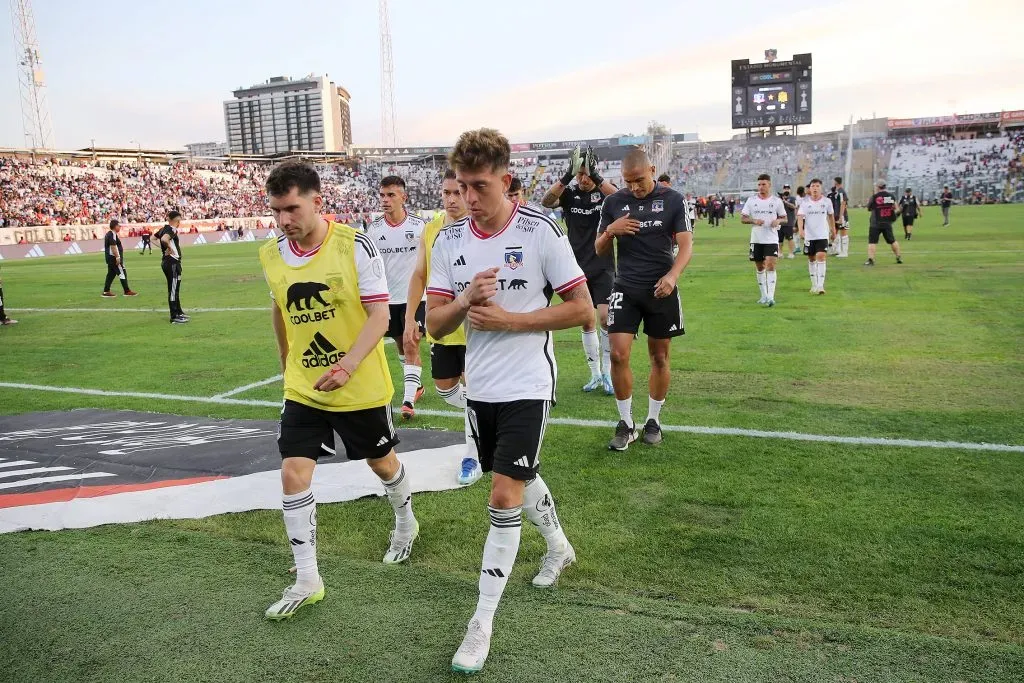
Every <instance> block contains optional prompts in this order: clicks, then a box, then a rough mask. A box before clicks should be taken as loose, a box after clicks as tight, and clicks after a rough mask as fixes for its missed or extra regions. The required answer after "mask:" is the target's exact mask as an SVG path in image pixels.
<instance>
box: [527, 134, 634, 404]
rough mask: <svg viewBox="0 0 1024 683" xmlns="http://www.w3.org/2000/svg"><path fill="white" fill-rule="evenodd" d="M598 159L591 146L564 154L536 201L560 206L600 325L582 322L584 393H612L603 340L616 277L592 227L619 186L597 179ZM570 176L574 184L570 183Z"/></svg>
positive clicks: (608, 352) (612, 262)
mask: <svg viewBox="0 0 1024 683" xmlns="http://www.w3.org/2000/svg"><path fill="white" fill-rule="evenodd" d="M597 166H598V163H597V157H596V156H595V155H594V151H593V150H592V149H589V148H588V149H587V150H586V151H584V150H583V149H582V148H581V147H576V149H574V150H573V152H572V154H570V155H569V167H568V169H566V172H565V175H563V176H562V179H561V180H560V181H558V182H556V183H555V184H554V185H552V186H551V189H550V190H548V191H547V194H545V195H544V199H542V200H541V204H542V205H543V206H544V207H545V208H548V209H553V208H555V207H556V206H560V207H561V208H562V217H563V218H564V219H565V225H566V228H567V229H568V230H567V232H568V233H569V244H571V245H572V251H573V254H574V255H575V256H576V263H578V264H579V266H580V268H581V269H582V270H583V274H584V275H586V276H587V289H589V290H590V300H591V301H593V302H594V307H595V308H596V309H597V319H598V322H599V323H600V328H598V327H597V326H596V325H595V324H594V320H593V319H591V320H589V321H588V322H587V324H586V325H584V326H583V353H584V356H585V357H586V359H587V366H588V367H589V368H590V379H589V380H588V381H587V383H586V384H585V385H583V391H586V392H591V391H594V390H595V389H602V390H603V391H604V392H605V393H606V394H611V393H613V392H614V390H613V389H612V380H611V371H612V369H611V346H610V342H609V340H608V297H609V296H610V295H611V293H612V281H613V280H614V277H615V257H614V255H612V254H610V253H609V254H606V255H604V256H598V255H597V251H595V250H594V240H596V239H597V226H598V224H599V223H600V222H601V205H602V204H603V203H604V198H605V197H606V196H608V195H610V194H612V193H614V192H616V191H617V190H618V188H617V187H615V186H614V185H612V184H611V183H610V182H608V181H607V180H605V179H604V178H602V177H601V174H600V172H599V171H598V168H597ZM573 179H575V180H576V184H575V185H572V184H571V183H572V181H573Z"/></svg>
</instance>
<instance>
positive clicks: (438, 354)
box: [430, 344, 466, 379]
mask: <svg viewBox="0 0 1024 683" xmlns="http://www.w3.org/2000/svg"><path fill="white" fill-rule="evenodd" d="M465 371H466V347H465V346H464V345H462V344H458V345H451V346H449V345H446V344H431V345H430V376H431V377H432V378H434V379H458V378H459V377H462V373H464V372H465Z"/></svg>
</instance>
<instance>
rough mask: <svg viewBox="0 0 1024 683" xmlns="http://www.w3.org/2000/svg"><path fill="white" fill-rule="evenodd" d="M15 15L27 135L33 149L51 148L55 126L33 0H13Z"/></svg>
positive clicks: (16, 44) (19, 72)
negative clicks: (47, 99) (51, 120)
mask: <svg viewBox="0 0 1024 683" xmlns="http://www.w3.org/2000/svg"><path fill="white" fill-rule="evenodd" d="M11 18H12V20H13V21H14V48H15V50H16V52H17V59H18V90H19V91H20V94H21V120H22V128H23V129H24V132H25V138H26V139H27V140H28V141H29V146H30V147H31V148H32V149H51V148H52V147H53V127H52V124H51V123H50V107H49V105H48V104H47V103H46V90H45V81H44V78H43V68H42V60H41V59H40V57H39V43H38V41H36V22H35V19H34V18H33V16H32V3H31V2H30V0H11Z"/></svg>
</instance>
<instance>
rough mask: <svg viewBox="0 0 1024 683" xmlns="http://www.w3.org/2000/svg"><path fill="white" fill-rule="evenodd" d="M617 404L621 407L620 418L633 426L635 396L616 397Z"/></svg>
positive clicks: (630, 426)
mask: <svg viewBox="0 0 1024 683" xmlns="http://www.w3.org/2000/svg"><path fill="white" fill-rule="evenodd" d="M615 406H616V407H617V408H618V409H619V419H620V420H623V421H625V423H626V424H627V425H629V428H630V429H632V428H633V397H632V396H630V397H629V398H624V399H622V400H619V399H615Z"/></svg>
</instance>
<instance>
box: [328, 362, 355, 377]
mask: <svg viewBox="0 0 1024 683" xmlns="http://www.w3.org/2000/svg"><path fill="white" fill-rule="evenodd" d="M339 372H344V373H345V376H346V377H347V378H348V379H352V373H351V372H349V371H348V370H346V369H345V368H343V367H342V366H340V365H339V366H338V367H336V368H332V369H331V375H337V374H338V373H339Z"/></svg>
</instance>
